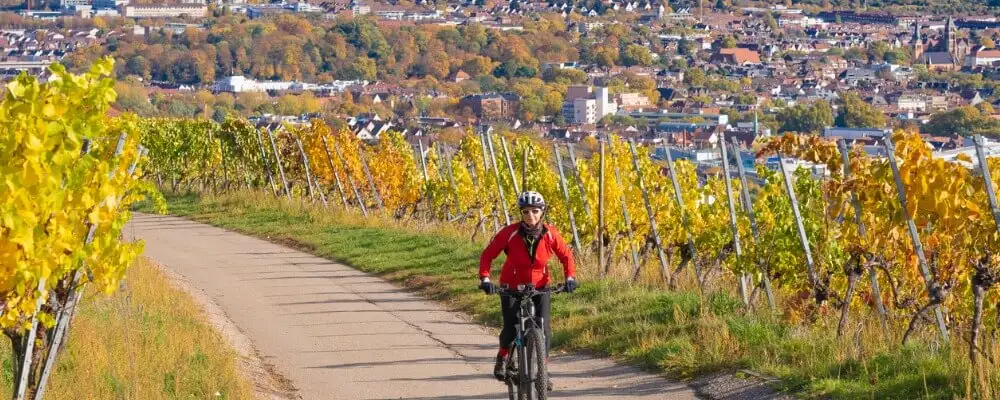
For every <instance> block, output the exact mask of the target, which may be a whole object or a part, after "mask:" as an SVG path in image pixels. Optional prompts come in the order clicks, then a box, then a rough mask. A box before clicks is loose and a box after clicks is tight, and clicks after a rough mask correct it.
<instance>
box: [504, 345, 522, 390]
mask: <svg viewBox="0 0 1000 400" xmlns="http://www.w3.org/2000/svg"><path fill="white" fill-rule="evenodd" d="M518 351H519V349H518V348H517V347H514V346H511V350H510V353H509V354H508V355H507V360H506V361H505V362H506V363H507V378H506V379H504V381H506V383H507V396H508V397H509V398H510V400H520V399H519V398H518V397H519V393H518V392H519V390H518V389H519V388H518V382H517V379H518V375H517V374H518V362H519V361H518V359H517V352H518Z"/></svg>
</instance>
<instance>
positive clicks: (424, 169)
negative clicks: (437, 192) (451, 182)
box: [417, 140, 434, 221]
mask: <svg viewBox="0 0 1000 400" xmlns="http://www.w3.org/2000/svg"><path fill="white" fill-rule="evenodd" d="M417 152H418V153H420V172H422V173H423V177H424V192H425V193H427V196H428V197H427V198H425V202H426V203H427V211H428V212H427V216H426V218H427V221H429V220H430V218H431V217H432V216H433V214H434V213H433V210H432V209H431V208H433V207H434V200H433V196H434V194H433V193H434V192H433V191H431V190H429V189H430V184H431V180H430V177H429V176H428V175H427V159H426V158H424V141H423V140H418V141H417Z"/></svg>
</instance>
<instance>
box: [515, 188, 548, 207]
mask: <svg viewBox="0 0 1000 400" xmlns="http://www.w3.org/2000/svg"><path fill="white" fill-rule="evenodd" d="M517 207H518V208H525V207H538V208H542V209H544V208H545V198H543V197H542V195H541V194H540V193H538V192H532V191H527V192H521V194H520V195H519V196H517Z"/></svg>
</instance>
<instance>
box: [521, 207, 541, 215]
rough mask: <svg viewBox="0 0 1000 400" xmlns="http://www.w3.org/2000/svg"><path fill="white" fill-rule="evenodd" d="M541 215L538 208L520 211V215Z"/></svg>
mask: <svg viewBox="0 0 1000 400" xmlns="http://www.w3.org/2000/svg"><path fill="white" fill-rule="evenodd" d="M541 213H542V209H540V208H525V209H523V210H521V215H529V214H541Z"/></svg>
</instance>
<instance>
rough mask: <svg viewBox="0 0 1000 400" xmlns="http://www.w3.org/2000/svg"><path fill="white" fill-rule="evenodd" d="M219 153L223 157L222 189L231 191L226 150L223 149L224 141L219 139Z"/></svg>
mask: <svg viewBox="0 0 1000 400" xmlns="http://www.w3.org/2000/svg"><path fill="white" fill-rule="evenodd" d="M219 155H220V156H221V158H222V160H221V161H222V190H223V191H229V168H228V166H227V165H226V160H227V158H226V152H225V151H223V148H222V141H221V140H220V141H219Z"/></svg>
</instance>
